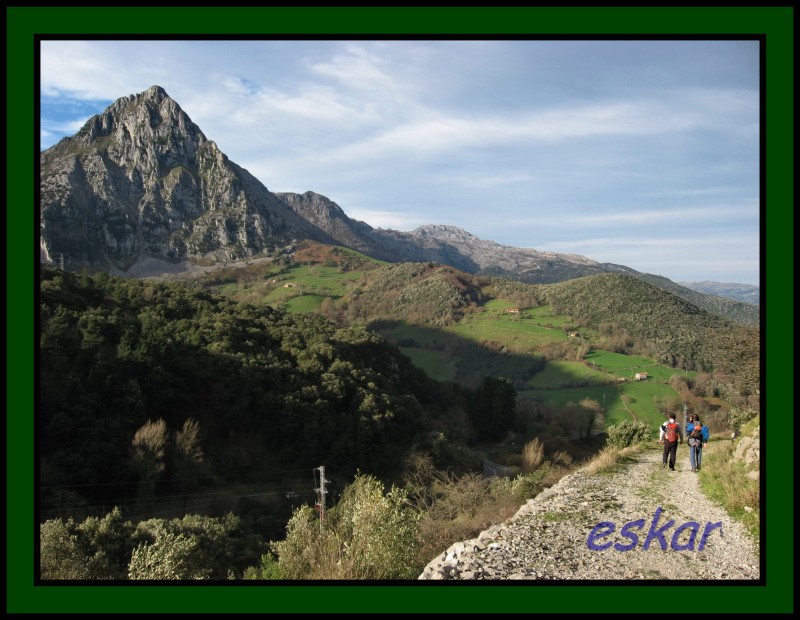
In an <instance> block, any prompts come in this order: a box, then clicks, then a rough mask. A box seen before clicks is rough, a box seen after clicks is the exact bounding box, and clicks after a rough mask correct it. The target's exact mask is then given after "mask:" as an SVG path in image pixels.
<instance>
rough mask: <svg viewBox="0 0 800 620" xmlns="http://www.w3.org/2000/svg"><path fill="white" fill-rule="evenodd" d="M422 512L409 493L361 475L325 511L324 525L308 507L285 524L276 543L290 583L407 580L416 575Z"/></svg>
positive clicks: (281, 569)
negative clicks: (411, 502) (283, 536)
mask: <svg viewBox="0 0 800 620" xmlns="http://www.w3.org/2000/svg"><path fill="white" fill-rule="evenodd" d="M418 527H419V513H418V512H417V511H415V510H413V509H412V508H411V506H410V505H409V504H408V495H407V493H406V492H405V491H403V490H402V489H398V488H396V487H394V486H393V487H392V488H391V489H390V491H389V492H388V493H386V494H384V491H383V485H382V484H381V483H380V482H379V481H378V480H376V479H375V478H373V477H371V476H362V475H359V476H357V477H356V479H355V480H354V481H353V483H351V484H350V485H349V486H348V487H347V488H346V489H345V491H344V493H343V494H342V498H341V499H340V500H339V503H338V504H337V505H336V506H334V507H333V508H331V509H330V510H329V511H328V512H327V513H326V521H325V523H324V524H323V527H320V523H319V520H318V519H317V516H316V514H315V513H314V511H313V510H312V509H311V508H309V507H307V506H303V507H301V508H300V509H298V510H297V511H296V512H295V513H294V515H293V516H292V518H291V519H290V520H289V523H288V524H287V526H286V539H285V540H283V541H280V542H277V543H273V545H272V546H273V550H274V551H275V552H276V553H277V555H278V563H279V567H280V571H281V573H282V574H283V575H284V576H285V577H286V578H288V579H403V578H409V577H412V576H413V571H415V568H414V566H413V560H414V559H415V557H416V541H417V531H418Z"/></svg>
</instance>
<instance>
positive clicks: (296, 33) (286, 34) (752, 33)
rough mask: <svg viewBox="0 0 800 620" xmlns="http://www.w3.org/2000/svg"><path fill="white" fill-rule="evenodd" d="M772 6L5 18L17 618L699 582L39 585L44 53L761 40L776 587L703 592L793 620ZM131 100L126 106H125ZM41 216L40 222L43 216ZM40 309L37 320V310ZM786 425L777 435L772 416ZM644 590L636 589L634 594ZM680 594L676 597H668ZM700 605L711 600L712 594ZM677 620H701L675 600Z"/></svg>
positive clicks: (767, 487) (769, 521)
mask: <svg viewBox="0 0 800 620" xmlns="http://www.w3.org/2000/svg"><path fill="white" fill-rule="evenodd" d="M793 17H794V8H793V6H792V5H791V3H786V5H785V6H783V5H775V6H767V7H755V6H753V7H726V6H702V7H692V6H654V7H630V6H624V7H621V6H618V7H596V6H594V5H592V6H559V7H538V6H531V7H495V8H491V7H470V8H466V7H465V8H459V7H422V6H413V7H358V8H357V7H317V6H313V7H311V6H294V7H268V6H267V7H186V6H168V7H159V6H142V7H130V6H128V7H115V6H109V7H97V6H91V7H80V6H79V7H57V6H49V5H48V6H31V5H25V6H7V7H6V18H7V20H6V46H7V60H6V62H7V81H6V101H7V116H6V130H7V141H6V156H7V164H6V175H7V186H6V192H7V203H6V221H7V236H6V259H7V263H6V274H7V285H6V286H7V288H6V310H7V319H6V321H7V322H6V337H7V349H6V361H7V371H6V381H7V395H6V400H7V416H6V430H7V438H6V448H7V453H6V459H7V460H6V465H7V491H6V517H7V525H6V545H7V547H6V548H7V552H6V569H7V571H6V575H7V576H6V586H7V594H8V595H7V603H6V611H7V613H32V612H40V613H79V612H80V613H98V612H105V613H151V612H163V613H243V612H256V613H336V612H351V613H367V612H369V613H414V612H429V613H455V612H460V613H488V612H491V613H504V612H518V613H565V612H570V613H581V612H591V613H610V612H619V613H628V612H633V611H639V612H644V613H648V612H651V611H652V612H656V613H658V612H662V611H664V609H663V601H664V600H667V596H668V595H669V590H670V589H672V588H678V587H681V588H684V587H686V586H687V584H686V583H676V584H664V583H660V582H659V583H649V584H648V583H639V582H635V583H634V582H618V583H615V582H610V581H599V582H598V583H597V585H594V584H586V583H585V582H581V583H578V584H572V583H569V582H549V583H547V584H543V583H537V582H530V583H521V582H513V583H512V582H492V583H474V584H470V583H464V582H459V583H454V582H419V583H409V582H401V583H389V582H385V583H361V582H353V583H349V582H348V583H336V584H325V583H320V584H317V583H307V582H306V583H300V584H285V583H279V584H269V583H267V584H255V583H242V582H231V583H230V584H211V585H205V584H197V585H194V584H180V585H172V584H167V583H164V584H157V585H151V584H147V585H140V584H131V585H127V584H124V585H122V584H119V583H116V584H108V585H104V584H99V585H95V584H80V583H79V584H64V585H60V584H59V585H49V584H48V585H36V584H35V582H34V557H35V548H34V544H35V536H34V533H35V531H36V529H37V527H38V526H37V525H36V523H35V517H34V510H33V508H34V504H33V502H34V494H33V490H34V462H33V452H32V451H33V442H34V428H33V412H34V410H35V409H34V408H35V406H36V400H37V399H36V397H35V393H34V390H35V384H34V372H35V370H34V369H35V352H36V346H37V343H36V341H35V329H34V321H35V320H36V317H37V308H36V306H35V302H36V299H37V298H36V288H37V282H36V268H37V261H38V247H37V246H38V243H37V240H38V230H37V221H36V206H35V205H33V204H30V203H29V202H28V201H29V200H31V202H33V201H34V197H35V196H36V195H37V194H36V192H35V180H36V166H37V165H38V152H37V151H38V136H37V135H36V133H35V131H36V128H37V127H38V123H37V119H36V118H35V113H36V111H37V110H38V106H37V101H36V97H37V96H38V84H37V80H38V75H39V73H38V67H37V65H36V62H37V59H38V55H37V45H38V44H37V41H38V40H39V39H40V38H42V37H45V38H62V37H63V38H74V39H80V38H84V37H85V38H115V37H120V38H179V37H180V38H185V37H187V38H197V37H200V36H202V35H209V36H211V37H215V38H216V37H225V38H227V37H230V38H270V37H277V38H297V37H308V36H310V35H313V36H319V37H324V38H348V37H353V38H375V39H379V38H387V37H403V38H405V37H408V38H428V37H435V38H470V37H483V38H486V37H488V38H495V37H496V38H517V37H518V38H556V39H558V38H577V39H581V38H616V37H620V38H644V39H649V38H706V37H708V38H739V37H741V38H753V37H760V38H762V40H763V42H764V47H763V48H762V49H764V50H765V52H766V53H765V55H764V58H763V59H762V69H763V70H764V73H763V76H762V79H763V84H764V88H763V90H762V102H764V103H765V104H766V105H765V107H764V110H763V116H762V118H763V119H764V120H765V121H766V122H765V125H764V137H765V140H764V142H762V145H764V146H765V147H766V150H765V153H764V155H765V157H764V160H762V161H764V163H765V165H764V166H762V176H761V178H762V205H761V230H760V235H761V287H762V299H763V300H764V303H763V304H762V317H763V318H762V344H763V347H762V385H763V401H762V422H761V424H762V429H761V430H762V437H763V441H764V445H765V446H768V447H769V448H768V449H765V450H764V451H762V492H763V495H762V507H761V511H762V523H763V524H764V525H763V532H764V534H765V544H764V545H762V574H763V575H765V579H763V580H762V582H760V583H758V584H754V585H750V584H744V583H742V582H736V583H732V584H727V583H722V582H706V583H703V582H694V583H692V584H688V585H691V586H697V587H700V588H702V594H703V600H704V601H705V603H704V611H709V612H715V613H747V612H759V613H787V612H791V611H793V608H794V607H793V606H794V601H793V598H794V597H793V589H792V580H793V559H794V558H793V552H794V533H793V532H794V529H793V526H794V514H793V508H792V500H793V493H794V483H793V469H792V468H793V460H794V452H793V443H792V441H791V438H792V437H793V427H794V420H793V416H794V403H793V397H794V394H793V381H794V379H793V365H794V361H793V356H794V349H793V347H794V337H793V336H794V334H793V331H794V314H793V286H794V272H793V270H794V267H793V255H794V238H793V232H792V231H793V218H794V213H793V204H794V202H793V191H794V185H793V146H794V142H793V122H794V115H793V110H794V103H793V80H794V73H793V51H794V49H793V46H794V29H793V23H794V22H793ZM124 94H127V93H121V94H120V96H121V95H124ZM28 207H30V210H28ZM31 300H33V301H34V307H33V308H31V307H30V302H31ZM769 416H774V419H771V420H770V422H769V423H767V420H766V418H767V417H769ZM633 586H635V587H633ZM665 588H666V589H667V590H665ZM698 593H699V592H698ZM675 594H676V599H675V600H676V601H678V602H677V603H676V604H675V605H674V608H673V609H671V610H670V611H675V612H679V613H680V612H682V611H687V608H686V606H685V605H683V604H682V603H681V602H680V601H683V600H685V597H686V594H687V592H686V591H685V590H684V591H683V592H681V593H678V592H675Z"/></svg>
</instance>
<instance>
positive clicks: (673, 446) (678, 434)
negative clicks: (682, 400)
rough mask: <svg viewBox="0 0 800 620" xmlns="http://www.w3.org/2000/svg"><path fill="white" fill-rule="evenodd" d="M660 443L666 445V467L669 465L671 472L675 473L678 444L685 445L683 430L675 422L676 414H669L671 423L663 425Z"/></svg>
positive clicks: (659, 438)
mask: <svg viewBox="0 0 800 620" xmlns="http://www.w3.org/2000/svg"><path fill="white" fill-rule="evenodd" d="M658 442H659V443H661V444H664V457H663V462H664V467H666V466H667V464H669V468H670V470H671V471H675V454H676V453H677V452H678V442H680V443H681V445H683V429H682V428H681V426H680V424H678V423H677V422H676V421H675V414H674V413H670V414H669V421H668V422H665V423H664V424H662V425H661V428H660V432H659V434H658Z"/></svg>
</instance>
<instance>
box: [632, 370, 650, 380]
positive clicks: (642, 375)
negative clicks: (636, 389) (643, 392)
mask: <svg viewBox="0 0 800 620" xmlns="http://www.w3.org/2000/svg"><path fill="white" fill-rule="evenodd" d="M635 378H636V380H637V381H644V380H645V379H647V373H646V372H637V373H636V375H635Z"/></svg>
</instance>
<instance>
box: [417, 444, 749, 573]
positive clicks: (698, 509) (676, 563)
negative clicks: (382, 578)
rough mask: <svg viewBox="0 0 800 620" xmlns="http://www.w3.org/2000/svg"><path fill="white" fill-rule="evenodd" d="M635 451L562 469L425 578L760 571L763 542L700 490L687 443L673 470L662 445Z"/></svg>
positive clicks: (449, 553) (448, 553)
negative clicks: (606, 463)
mask: <svg viewBox="0 0 800 620" xmlns="http://www.w3.org/2000/svg"><path fill="white" fill-rule="evenodd" d="M706 458H707V459H708V458H712V456H711V455H710V454H708V455H706ZM635 459H636V461H635V462H631V463H628V464H626V465H624V466H622V467H621V468H620V469H619V471H617V472H614V473H601V474H592V475H589V474H586V473H584V472H583V471H578V472H575V473H573V474H570V475H568V476H566V477H564V478H562V479H561V480H560V481H559V482H558V483H557V484H556V485H554V486H553V487H551V488H550V489H547V490H546V491H544V492H542V493H540V494H539V495H538V496H537V497H536V498H534V499H532V500H529V501H528V502H527V503H526V504H525V505H524V506H522V507H521V508H520V510H519V511H518V512H517V514H516V515H514V517H512V518H511V519H510V520H509V521H507V522H505V523H504V524H501V525H497V526H494V527H492V528H490V529H489V530H486V531H484V532H482V533H481V535H480V536H479V537H478V538H475V539H473V540H470V541H465V542H461V543H457V544H456V545H453V546H451V547H450V548H449V549H448V550H447V551H445V552H444V553H443V554H441V555H440V556H439V557H437V558H436V559H434V560H433V561H432V562H431V563H430V564H429V565H428V566H427V567H426V568H425V570H424V572H423V574H422V575H420V579H545V580H562V579H564V580H566V579H569V580H596V579H604V580H606V579H607V580H614V579H621V580H630V579H655V580H675V579H687V580H688V579H697V580H755V579H758V578H759V557H758V546H757V544H756V543H755V542H754V541H753V540H752V539H751V538H750V537H749V536H748V535H747V533H746V532H745V530H744V528H743V527H742V526H741V525H740V524H739V523H738V522H736V521H734V520H733V519H731V518H730V517H729V516H728V515H727V513H726V512H725V510H724V509H723V508H722V507H720V506H718V505H716V504H715V503H714V502H712V501H711V500H709V499H708V498H707V497H706V496H705V495H704V494H703V493H702V491H701V490H700V484H699V482H698V474H696V473H694V472H692V471H691V470H690V467H689V455H688V452H687V447H686V446H685V445H684V446H681V447H679V448H678V463H677V464H676V471H674V472H673V471H669V470H668V469H665V468H664V467H663V466H662V464H661V452H660V450H654V449H644V450H642V451H641V452H640V453H638V454H637V455H636V456H635ZM670 521H671V522H672V523H670ZM601 524H603V525H601ZM626 524H631V525H626ZM593 532H594V534H593Z"/></svg>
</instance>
